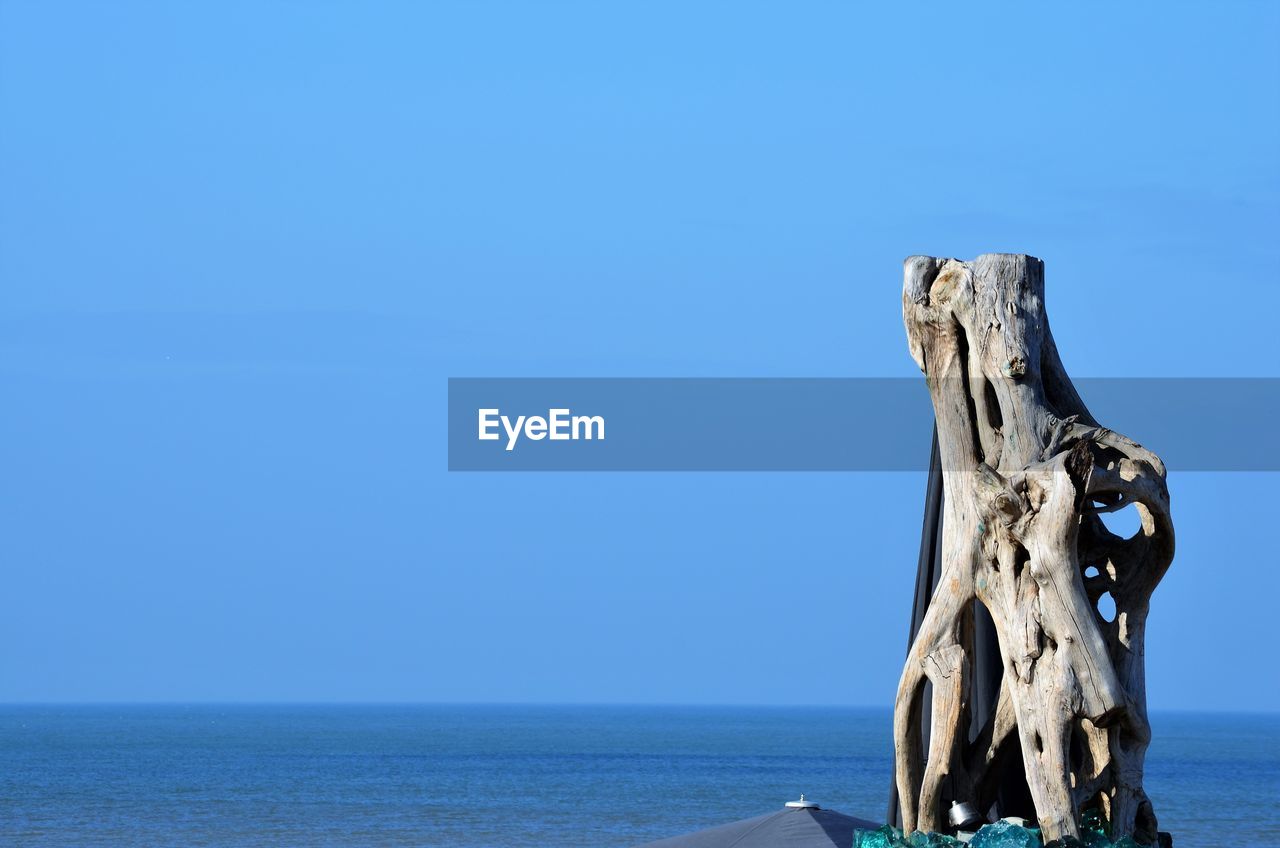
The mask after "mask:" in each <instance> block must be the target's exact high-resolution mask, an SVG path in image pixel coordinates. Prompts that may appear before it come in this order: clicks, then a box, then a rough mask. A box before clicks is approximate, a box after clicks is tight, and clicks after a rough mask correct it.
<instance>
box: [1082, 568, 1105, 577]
mask: <svg viewBox="0 0 1280 848" xmlns="http://www.w3.org/2000/svg"><path fill="white" fill-rule="evenodd" d="M1101 573H1102V572H1101V571H1099V570H1098V566H1096V565H1091V566H1089V567H1088V568H1086V569H1085V570H1084V576H1085V577H1087V578H1093V577H1097V576H1098V575H1099V574H1101Z"/></svg>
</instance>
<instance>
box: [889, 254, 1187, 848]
mask: <svg viewBox="0 0 1280 848" xmlns="http://www.w3.org/2000/svg"><path fill="white" fill-rule="evenodd" d="M903 318H904V323H905V325H906V331H907V340H908V346H909V348H910V350H911V354H912V356H913V357H914V358H915V360H916V363H917V364H918V365H919V366H920V369H921V371H923V372H924V375H925V379H926V382H927V384H928V386H929V391H930V394H931V396H932V399H933V405H934V413H935V418H936V421H937V426H938V443H939V449H940V452H941V457H942V463H943V488H944V492H945V508H944V514H943V541H942V547H943V554H942V577H941V581H940V582H939V585H938V588H937V590H936V592H935V594H934V597H933V598H932V600H931V601H930V607H929V610H928V613H927V614H926V616H925V619H924V621H923V622H922V624H921V627H920V631H919V633H918V635H917V637H916V641H915V642H914V644H913V645H912V648H911V651H910V655H909V657H908V660H907V663H906V666H905V668H904V669H903V675H902V679H901V681H900V683H899V687H898V697H897V700H896V702H895V716H894V734H895V748H896V757H897V768H898V789H899V797H900V798H901V802H902V813H903V825H904V827H905V828H906V829H907V830H914V829H922V830H941V829H942V826H943V822H944V821H945V817H944V812H945V810H946V808H947V807H948V806H949V804H950V802H951V801H957V800H964V801H977V802H978V803H980V804H984V805H985V804H989V802H990V797H989V793H990V787H991V786H992V785H993V778H994V776H995V775H994V770H995V769H997V768H998V765H999V763H1000V759H1001V758H1000V752H1001V750H1002V749H1003V748H1004V746H1005V745H1006V744H1007V743H1008V742H1009V741H1010V740H1011V739H1012V738H1013V733H1014V732H1015V731H1016V733H1017V735H1018V738H1019V740H1020V741H1021V747H1022V753H1023V761H1024V766H1025V769H1026V772H1027V777H1028V783H1029V785H1030V788H1031V793H1032V797H1033V799H1034V801H1035V805H1036V812H1037V816H1038V818H1039V820H1040V826H1041V828H1042V830H1043V833H1044V837H1045V839H1046V840H1052V839H1057V838H1061V837H1063V836H1078V834H1079V824H1078V822H1079V811H1080V808H1081V806H1082V805H1086V804H1096V805H1100V806H1101V807H1102V808H1103V809H1104V811H1105V812H1107V813H1108V816H1109V818H1110V819H1111V822H1112V832H1113V836H1114V837H1117V838H1118V837H1119V836H1121V835H1125V834H1133V835H1134V836H1135V837H1136V838H1137V839H1139V840H1140V841H1144V842H1152V841H1154V838H1155V832H1156V821H1155V816H1154V812H1153V811H1152V807H1151V804H1150V801H1149V800H1148V799H1147V797H1146V794H1145V793H1144V792H1143V790H1142V764H1143V759H1144V757H1145V753H1146V747H1147V744H1148V743H1149V740H1150V728H1149V725H1148V723H1147V716H1146V694H1145V682H1144V669H1143V652H1144V644H1143V633H1144V630H1145V622H1146V615H1147V610H1148V605H1149V600H1150V596H1151V592H1152V591H1153V590H1154V588H1155V585H1156V583H1157V582H1158V581H1159V580H1160V578H1161V576H1163V574H1164V571H1165V569H1167V568H1168V565H1169V563H1170V561H1171V560H1172V558H1173V528H1172V524H1171V523H1170V521H1169V503H1168V491H1167V489H1166V487H1165V469H1164V465H1163V464H1162V463H1161V462H1160V460H1159V458H1157V457H1156V456H1155V455H1154V454H1152V453H1151V452H1149V451H1147V450H1145V449H1144V448H1142V447H1141V446H1140V445H1138V444H1136V443H1135V442H1133V441H1132V440H1130V439H1128V438H1126V437H1124V436H1121V435H1120V434H1118V433H1114V432H1112V431H1110V430H1107V429H1105V428H1103V427H1101V426H1099V425H1098V423H1097V422H1096V421H1095V420H1094V419H1093V417H1092V416H1091V415H1090V413H1089V411H1088V410H1087V409H1086V408H1085V406H1084V402H1083V401H1082V400H1081V398H1080V396H1079V394H1078V393H1077V392H1076V390H1075V388H1074V386H1073V385H1072V383H1071V380H1070V378H1069V377H1068V376H1067V374H1066V371H1065V369H1064V368H1063V367H1062V361H1061V359H1060V357H1059V355H1058V351H1057V347H1056V345H1055V344H1054V341H1053V336H1052V334H1051V333H1050V331H1049V324H1048V318H1047V315H1046V313H1045V309H1044V266H1043V263H1041V262H1040V260H1038V259H1035V258H1034V257H1030V256H1023V255H1017V254H987V255H983V256H979V257H978V258H977V259H975V260H974V261H972V262H960V261H957V260H953V259H938V258H935V257H930V256H913V257H910V258H909V259H907V260H906V262H905V263H904V283H903ZM1131 503H1132V504H1134V505H1135V507H1136V509H1137V510H1138V512H1139V515H1140V516H1141V519H1142V529H1141V531H1139V533H1138V534H1137V536H1135V537H1134V538H1133V539H1127V540H1124V539H1119V538H1118V537H1115V536H1114V535H1112V534H1110V533H1109V532H1108V531H1107V530H1106V527H1105V525H1103V524H1102V522H1101V520H1100V519H1099V518H1098V514H1099V513H1101V512H1105V511H1110V510H1114V509H1118V508H1122V507H1124V506H1127V505H1129V504H1131ZM1090 566H1093V567H1096V568H1097V570H1098V574H1097V575H1096V576H1090V577H1089V578H1087V579H1086V577H1085V573H1084V572H1085V569H1087V568H1089V567H1090ZM1105 593H1110V594H1111V596H1112V598H1113V599H1114V601H1115V605H1116V610H1117V614H1116V616H1115V619H1114V620H1111V621H1108V620H1107V619H1106V618H1104V617H1103V616H1102V615H1101V614H1100V613H1099V611H1098V601H1099V598H1101V596H1102V595H1103V594H1105ZM975 600H977V601H979V602H981V603H982V604H983V605H984V606H986V608H987V609H988V610H989V611H990V613H991V617H992V619H993V620H994V622H995V625H996V632H997V635H998V637H999V642H1000V651H1001V657H1002V660H1003V666H1004V680H1003V681H1002V684H1001V691H1000V700H999V704H998V706H997V709H996V713H995V715H994V716H992V719H991V721H990V722H988V726H987V727H986V728H984V729H983V731H982V733H981V734H979V736H978V738H977V740H975V742H974V744H973V745H969V744H968V740H967V733H965V732H962V731H963V730H965V729H967V727H968V709H969V707H968V686H969V678H970V676H971V673H972V650H973V648H972V639H973V637H972V628H971V626H969V625H968V622H969V620H970V618H969V617H970V611H971V609H972V603H973V601H975ZM926 680H927V681H928V682H930V683H932V684H933V685H932V689H933V700H932V704H931V706H932V715H933V718H932V724H931V733H930V745H929V749H928V750H927V751H925V750H924V745H923V741H922V739H921V738H920V721H919V716H920V714H921V708H922V703H921V700H922V698H923V693H924V691H925V687H924V683H925V681H926ZM1073 737H1076V738H1078V739H1079V741H1080V744H1079V745H1078V746H1077V748H1078V749H1079V750H1080V751H1081V752H1082V755H1080V756H1078V757H1077V762H1074V763H1073V762H1072V757H1071V751H1072V739H1073Z"/></svg>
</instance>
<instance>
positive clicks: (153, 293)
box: [0, 0, 1280, 710]
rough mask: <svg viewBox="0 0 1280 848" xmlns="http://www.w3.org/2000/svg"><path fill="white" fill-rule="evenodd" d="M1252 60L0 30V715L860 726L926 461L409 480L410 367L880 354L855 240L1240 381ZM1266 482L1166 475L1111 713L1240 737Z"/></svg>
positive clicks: (135, 20)
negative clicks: (1210, 719)
mask: <svg viewBox="0 0 1280 848" xmlns="http://www.w3.org/2000/svg"><path fill="white" fill-rule="evenodd" d="M1277 41H1280V7H1278V6H1277V5H1275V4H1271V3H1258V4H1242V3H1241V4H1237V3H1224V4H1202V5H1200V6H1199V7H1192V6H1179V5H1176V4H1170V3H1159V4H1150V5H1131V4H1107V5H1099V6H1090V7H1075V6H1073V7H1072V8H1065V7H1062V6H1058V7H1057V8H1054V9H1049V8H1048V7H1047V6H1040V5H1036V6H1035V7H1032V6H1031V5H1030V4H1011V5H1008V6H998V7H995V6H993V7H989V8H986V9H984V10H981V11H979V10H976V9H973V8H972V7H971V6H970V5H969V4H963V5H962V6H960V7H956V8H954V9H953V8H949V7H947V6H944V5H942V4H927V5H926V4H905V3H904V4H879V5H878V6H877V7H876V8H861V9H859V8H855V7H854V4H845V3H833V4H773V5H772V6H764V5H754V4H743V3H725V4H686V3H674V4H662V3H635V4H625V5H623V4H612V3H610V4H594V3H582V4H576V5H564V4H555V3H553V4H531V3H512V4H497V3H457V4H444V3H422V4H419V3H405V4H393V3H374V4H363V3H355V2H346V3H327V4H326V3H301V2H271V3H261V2H252V3H229V2H216V3H214V2H208V3H177V4H174V3H156V4H136V3H111V4H105V3H88V2H85V3H81V4H67V3H56V2H29V3H19V2H12V0H4V2H0V185H3V186H4V188H3V191H2V192H0V279H2V280H3V283H2V288H0V296H2V297H3V310H2V315H0V323H2V326H0V377H2V380H3V390H4V397H5V410H6V412H5V414H4V416H3V417H2V418H0V434H2V436H3V439H2V441H0V444H3V446H4V447H3V451H4V453H3V464H2V466H0V468H2V471H0V493H2V496H0V515H3V522H2V527H3V529H2V531H0V558H2V560H3V572H4V575H5V580H4V591H3V602H2V603H3V608H2V609H0V669H2V670H3V671H2V673H0V700H70V701H81V700H157V699H159V700H345V701H349V700H378V701H383V700H412V701H593V702H594V701H610V702H613V701H625V702H639V701H645V702H653V701H658V702H696V703H705V702H720V703H725V702H746V703H840V704H844V703H851V704H887V703H889V702H890V700H891V699H892V694H893V691H894V687H895V685H896V681H897V676H898V673H899V669H900V665H901V660H902V655H903V650H904V641H905V635H906V634H905V630H906V625H907V621H906V616H907V607H908V604H909V601H910V593H911V585H912V580H913V569H914V563H915V554H916V547H917V544H918V534H919V524H920V511H921V501H922V494H923V475H920V474H909V473H900V474H772V475H766V474H759V475H753V474H738V475H713V474H654V475H644V474H608V475H605V474H601V475H590V474H584V475H574V474H564V475H554V474H529V475H470V476H469V475H465V474H452V475H451V474H449V473H447V472H446V471H445V431H444V427H445V380H446V378H447V377H449V376H483V375H493V376H524V375H531V376H614V375H619V376H626V375H648V376H792V375H799V376H857V375H876V376H895V375H910V374H913V373H915V371H914V366H913V364H912V363H911V360H910V358H909V357H908V355H907V350H906V345H905V341H904V339H903V333H902V328H901V319H900V313H899V308H900V307H899V289H900V285H901V270H900V262H901V259H902V257H903V256H905V255H907V254H911V253H934V254H940V255H956V256H961V257H972V256H974V255H976V254H978V253H982V252H989V251H1016V252H1028V253H1033V254H1035V255H1038V256H1040V257H1042V258H1043V259H1045V260H1046V263H1047V276H1048V303H1049V310H1050V315H1051V317H1052V319H1053V322H1054V327H1055V331H1056V334H1057V337H1058V341H1059V346H1060V348H1061V349H1062V352H1063V355H1064V358H1065V360H1066V362H1067V366H1068V368H1069V369H1070V370H1071V371H1072V373H1073V374H1074V375H1076V376H1078V377H1084V376H1107V375H1117V376H1129V375H1134V376H1165V375H1168V376H1280V370H1278V368H1277V362H1276V356H1275V347H1274V345H1275V340H1276V329H1275V320H1276V318H1275V316H1276V315H1277V314H1280V286H1277V272H1276V269H1277V268H1280V247H1278V244H1280V241H1278V240H1277V232H1278V231H1280V226H1278V225H1280V166H1278V153H1277V151H1280V95H1278V92H1280V59H1278V58H1277V55H1278V54H1277V51H1276V49H1275V45H1276V43H1277ZM885 426H886V427H892V426H894V422H892V421H886V422H885ZM1133 435H1135V436H1137V437H1139V438H1141V434H1133ZM1153 447H1155V448H1157V449H1158V448H1159V446H1158V445H1154V446H1153ZM927 448H928V446H927V445H921V451H922V453H923V452H925V451H926V450H927ZM1276 484H1277V480H1276V478H1275V475H1264V474H1234V475H1228V474H1208V473H1195V474H1190V473H1184V474H1179V473H1178V472H1177V470H1176V469H1175V470H1174V471H1173V475H1172V478H1171V488H1172V491H1173V496H1174V509H1175V512H1174V519H1175V522H1176V524H1177V529H1178V544H1179V551H1178V557H1177V560H1176V561H1175V563H1174V565H1173V568H1172V570H1171V571H1170V572H1169V575H1168V577H1167V578H1166V580H1165V582H1164V584H1163V585H1162V586H1161V588H1160V589H1159V591H1158V593H1157V595H1156V598H1155V605H1154V612H1153V615H1152V618H1151V625H1150V632H1149V650H1148V663H1149V678H1150V688H1151V697H1152V702H1153V704H1154V705H1155V706H1157V707H1171V708H1173V707H1176V708H1234V709H1255V710H1276V709H1280V691H1278V689H1280V684H1277V680H1278V679H1280V674H1277V673H1276V671H1277V670H1276V669H1275V667H1274V659H1272V658H1270V656H1269V655H1262V656H1258V655H1254V654H1253V653H1251V652H1250V651H1249V648H1248V646H1251V645H1252V646H1259V647H1260V646H1264V645H1269V644H1270V643H1271V641H1272V638H1273V633H1274V619H1275V610H1274V603H1275V598H1276V597H1277V596H1280V577H1278V576H1277V575H1278V574H1280V568H1278V566H1280V554H1277V547H1276V537H1275V528H1276V524H1277V522H1276V519H1275V506H1274V503H1275V494H1274V492H1275V486H1276ZM1259 661H1261V662H1263V663H1271V664H1272V666H1271V667H1270V668H1267V667H1266V666H1265V665H1264V666H1262V667H1261V668H1259V667H1258V666H1255V665H1253V664H1254V663H1256V662H1259ZM1249 668H1253V669H1254V671H1253V672H1252V673H1250V672H1249V671H1247V669H1249Z"/></svg>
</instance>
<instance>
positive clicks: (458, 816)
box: [0, 706, 1280, 848]
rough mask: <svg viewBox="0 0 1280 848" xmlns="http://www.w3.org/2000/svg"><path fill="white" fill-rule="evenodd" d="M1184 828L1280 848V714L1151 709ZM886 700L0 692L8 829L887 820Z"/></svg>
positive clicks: (0, 803)
mask: <svg viewBox="0 0 1280 848" xmlns="http://www.w3.org/2000/svg"><path fill="white" fill-rule="evenodd" d="M1153 722H1154V725H1155V732H1156V742H1155V743H1154V744H1153V746H1152V749H1151V752H1150V755H1149V756H1148V767H1147V772H1148V775H1147V788H1148V791H1149V793H1150V794H1151V795H1152V796H1153V797H1154V798H1155V799H1156V803H1157V812H1158V814H1159V815H1160V820H1161V824H1162V827H1164V828H1165V829H1167V830H1171V831H1173V832H1174V834H1175V844H1177V845H1178V846H1179V848H1184V846H1217V845H1222V844H1224V843H1223V842H1221V841H1220V840H1219V838H1218V835H1220V833H1221V831H1220V830H1219V829H1220V828H1224V829H1227V830H1228V831H1229V832H1233V833H1235V834H1238V835H1239V837H1240V839H1241V841H1240V842H1239V843H1238V844H1241V845H1245V844H1247V845H1280V806H1278V804H1280V716H1229V715H1194V714H1165V715H1156V716H1155V718H1154V719H1153ZM890 748H891V740H890V715H889V712H888V710H865V709H825V708H811V709H810V708H723V707H714V708H713V707H705V708H690V707H509V706H503V707H497V706H465V707H460V706H413V707H401V706H386V707H373V706H360V707H333V706H230V707H229V706H95V707H82V706H77V707H67V706H42V707H37V706H21V707H18V706H8V707H0V844H4V845H24V846H25V845H31V846H100V845H111V846H159V845H165V846H169V845H173V846H178V845H181V846H196V845H207V846H232V845H236V846H239V845H263V846H304V845H305V846H316V845H353V846H361V845H368V846H381V845H423V846H428V845H429V846H437V845H438V846H459V848H470V846H593V848H594V847H595V846H627V845H633V844H635V843H638V842H643V841H645V840H649V839H656V838H658V837H662V836H669V835H672V834H676V833H681V832H685V831H688V830H693V829H697V828H699V827H705V826H709V825H712V824H719V823H723V822H727V821H732V820H734V819H739V818H746V817H748V816H754V815H758V814H760V813H764V812H769V811H771V810H774V809H776V808H777V807H779V806H780V805H781V804H782V803H783V802H784V801H786V800H788V799H791V798H794V797H796V796H798V795H799V794H800V793H801V792H804V793H805V794H806V795H808V796H810V797H812V798H815V799H817V800H819V801H820V802H821V803H822V804H823V805H824V806H826V807H829V808H833V809H837V810H840V811H842V812H846V813H849V814H852V815H862V816H866V817H868V818H882V817H883V816H884V809H885V803H886V800H887V790H888V781H889V764H890V756H891V751H890Z"/></svg>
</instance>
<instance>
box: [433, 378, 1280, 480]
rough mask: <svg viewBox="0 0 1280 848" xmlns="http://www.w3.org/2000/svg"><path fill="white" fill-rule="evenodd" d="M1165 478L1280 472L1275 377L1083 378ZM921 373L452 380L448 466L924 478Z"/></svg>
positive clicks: (928, 420) (1111, 419)
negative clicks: (1159, 463)
mask: <svg viewBox="0 0 1280 848" xmlns="http://www.w3.org/2000/svg"><path fill="white" fill-rule="evenodd" d="M1075 385H1076V387H1077V389H1078V390H1079V392H1080V395H1081V396H1082V397H1083V398H1084V401H1085V403H1086V404H1087V405H1088V407H1089V410H1090V412H1092V413H1093V415H1094V416H1095V417H1096V418H1097V419H1098V420H1099V421H1100V422H1102V424H1103V425H1105V426H1106V427H1109V428H1110V429H1113V430H1116V431H1118V432H1120V433H1123V434H1125V435H1127V436H1129V437H1130V438H1133V439H1135V440H1137V441H1138V442H1141V443H1142V444H1144V445H1146V446H1147V447H1149V448H1150V449H1152V450H1153V451H1155V452H1156V453H1157V454H1159V455H1160V456H1161V457H1162V458H1163V459H1164V461H1165V463H1166V465H1167V466H1168V468H1169V470H1170V471H1277V470H1280V449H1278V448H1277V444H1276V439H1275V438H1274V431H1275V423H1274V422H1275V420H1276V413H1277V411H1280V379H1276V378H1238V379H1237V378H1229V379H1228V378H1097V379H1082V380H1076V381H1075ZM932 426H933V411H932V407H931V405H930V402H929V394H928V391H927V390H926V388H925V385H924V381H923V380H922V379H919V378H915V379H908V378H847V379H845V378H838V379H823V378H812V379H811V378H799V379H793V378H787V379H721V378H715V379H701V378H697V379H670V378H587V379H560V378H537V379H503V378H455V379H450V380H449V470H451V471H923V470H925V469H926V468H927V466H928V461H929V439H930V431H931V428H932Z"/></svg>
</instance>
